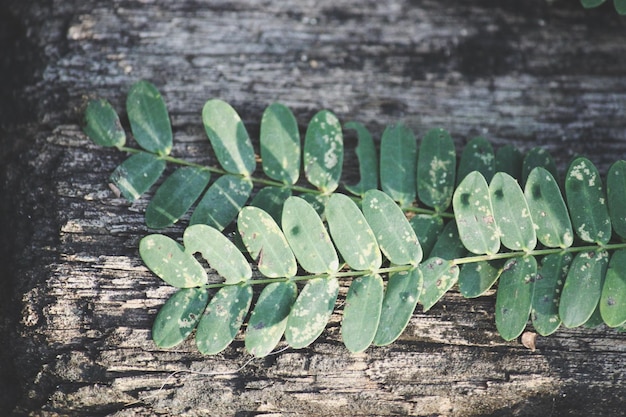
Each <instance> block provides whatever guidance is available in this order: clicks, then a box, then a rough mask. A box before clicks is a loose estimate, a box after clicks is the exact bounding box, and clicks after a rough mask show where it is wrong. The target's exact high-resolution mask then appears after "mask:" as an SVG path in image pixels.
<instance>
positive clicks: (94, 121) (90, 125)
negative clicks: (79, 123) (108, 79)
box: [83, 99, 126, 148]
mask: <svg viewBox="0 0 626 417" xmlns="http://www.w3.org/2000/svg"><path fill="white" fill-rule="evenodd" d="M83 131H84V132H85V134H86V135H87V136H89V138H90V139H91V140H92V141H93V142H94V143H95V144H96V145H100V146H106V147H111V146H116V147H118V148H120V147H122V146H124V144H125V143H126V133H125V132H124V128H123V127H122V124H121V123H120V118H119V116H118V115H117V113H116V112H115V110H114V109H113V106H111V104H110V103H109V102H108V101H106V100H104V99H99V100H92V101H90V102H89V104H88V105H87V109H85V127H84V129H83Z"/></svg>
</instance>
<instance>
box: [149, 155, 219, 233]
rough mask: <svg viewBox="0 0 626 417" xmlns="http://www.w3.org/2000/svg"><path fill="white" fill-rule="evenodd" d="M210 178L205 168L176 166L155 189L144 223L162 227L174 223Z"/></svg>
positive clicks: (153, 226) (196, 197)
mask: <svg viewBox="0 0 626 417" xmlns="http://www.w3.org/2000/svg"><path fill="white" fill-rule="evenodd" d="M210 178H211V173H210V172H209V171H207V170H204V169H201V168H196V167H182V168H178V169H177V170H176V171H174V173H173V174H172V175H170V176H169V177H168V178H167V179H166V180H165V181H164V182H163V184H161V186H160V187H159V188H158V189H157V191H156V193H155V194H154V197H152V200H151V201H150V204H148V207H147V208H146V225H147V226H148V227H150V228H152V229H163V228H165V227H168V226H171V225H172V224H174V223H176V222H177V221H178V220H179V219H180V218H181V217H182V215H183V214H185V213H186V212H187V210H189V208H190V207H191V206H192V205H193V203H194V202H195V201H196V200H197V199H198V197H200V194H202V191H204V189H205V188H206V186H207V184H208V183H209V179H210Z"/></svg>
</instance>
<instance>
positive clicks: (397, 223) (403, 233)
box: [363, 190, 422, 266]
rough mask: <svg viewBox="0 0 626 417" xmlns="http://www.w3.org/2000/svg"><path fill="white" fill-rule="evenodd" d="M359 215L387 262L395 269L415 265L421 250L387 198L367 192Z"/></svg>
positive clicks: (413, 234)
mask: <svg viewBox="0 0 626 417" xmlns="http://www.w3.org/2000/svg"><path fill="white" fill-rule="evenodd" d="M363 214H364V215H365V219H366V220H367V223H369V225H370V227H371V228H372V231H373V232H374V235H375V236H376V241H377V242H378V245H379V247H380V250H381V251H382V252H383V253H384V254H385V256H386V257H387V259H389V260H390V261H391V262H392V263H394V264H396V265H407V264H411V265H413V266H417V265H419V263H420V261H421V260H422V247H421V246H420V243H419V241H418V240H417V236H415V232H414V231H413V228H412V227H411V225H410V224H409V221H408V220H407V219H406V216H405V215H404V213H403V212H402V210H401V209H400V207H398V205H397V204H396V203H395V202H394V201H393V200H392V199H391V197H389V196H388V195H387V194H385V193H383V192H382V191H379V190H369V191H368V192H366V193H365V197H364V198H363Z"/></svg>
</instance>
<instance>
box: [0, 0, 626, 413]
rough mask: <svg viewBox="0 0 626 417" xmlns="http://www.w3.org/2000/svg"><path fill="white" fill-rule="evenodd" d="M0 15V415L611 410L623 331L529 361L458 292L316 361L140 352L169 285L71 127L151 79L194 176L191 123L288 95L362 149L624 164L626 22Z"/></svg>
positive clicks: (414, 9) (365, 2) (470, 12)
mask: <svg viewBox="0 0 626 417" xmlns="http://www.w3.org/2000/svg"><path fill="white" fill-rule="evenodd" d="M4 3H5V4H4V5H3V6H1V7H0V12H1V13H2V16H3V17H2V22H3V23H6V25H5V26H4V27H5V30H6V31H8V32H10V34H12V35H14V36H16V37H17V41H16V43H11V42H7V45H9V46H8V47H7V51H9V52H11V53H12V55H13V57H14V61H12V63H9V64H7V65H4V66H3V71H4V72H5V73H7V74H9V73H10V74H11V75H10V76H8V75H7V76H4V77H3V81H2V83H3V84H2V88H3V91H5V92H7V94H5V97H4V98H5V99H7V98H8V99H13V100H14V101H5V102H4V103H3V107H2V109H3V116H2V118H1V119H0V120H1V121H2V124H3V129H2V132H3V135H2V149H1V150H0V161H1V165H0V170H1V175H2V177H1V179H2V184H1V185H0V187H2V191H3V195H2V200H3V201H2V202H1V203H0V207H1V213H2V214H3V216H2V219H1V220H0V221H1V222H2V230H3V232H2V237H1V238H0V240H1V242H2V245H1V246H0V247H1V248H2V249H3V251H2V252H3V253H2V255H1V256H2V257H1V258H0V259H2V260H3V261H4V262H3V270H4V271H3V272H2V277H3V279H2V283H1V284H0V290H1V291H0V292H1V293H2V294H0V301H1V304H2V307H1V310H0V312H1V314H2V316H1V317H0V331H1V333H0V334H1V336H2V349H1V350H0V374H1V377H0V378H1V381H2V382H1V384H0V410H5V411H6V412H4V411H3V412H2V415H31V416H64V415H68V416H119V417H121V416H154V415H179V416H208V415H211V416H296V415H298V416H301V415H302V416H308V415H310V416H317V415H336V416H356V415H359V416H382V415H416V416H449V417H451V416H479V415H480V416H487V415H493V416H495V415H503V416H504V415H528V416H530V415H533V416H570V415H571V416H591V415H594V416H615V415H620V414H621V413H623V409H624V407H625V406H626V402H625V397H624V383H625V377H626V371H625V369H626V334H624V333H617V332H615V331H612V330H609V329H606V328H599V329H572V330H565V329H562V330H560V331H558V332H557V333H556V334H555V335H553V336H550V337H545V338H544V337H539V338H538V339H537V349H536V350H535V351H531V350H529V349H527V348H525V347H524V346H522V344H521V343H520V342H519V341H512V342H504V341H503V340H502V339H500V338H499V336H498V335H497V332H496V329H495V325H494V317H493V310H494V303H495V298H494V297H493V294H492V295H491V296H487V297H482V298H479V299H475V300H466V299H463V298H462V297H461V296H460V295H459V294H458V292H456V291H452V292H450V293H449V294H447V295H446V296H445V297H444V299H443V300H442V301H441V302H440V303H438V304H437V305H436V306H435V307H434V308H433V309H432V310H431V311H429V312H427V313H423V312H422V311H421V307H418V308H417V310H416V311H415V313H414V315H413V317H412V319H411V322H410V324H409V326H408V328H407V330H406V332H405V333H404V334H403V336H402V337H401V338H400V339H399V340H398V341H397V342H396V343H394V344H392V345H390V346H388V347H384V348H370V349H368V350H367V351H366V352H365V353H363V354H358V355H352V354H350V353H349V352H347V350H346V349H345V348H344V347H343V345H342V343H341V337H340V333H339V323H340V320H341V308H338V309H337V311H336V312H335V314H334V315H333V317H332V319H331V322H330V324H329V325H328V327H327V329H326V331H325V332H324V333H323V334H322V336H321V337H320V339H319V340H318V341H317V342H316V343H315V344H313V345H312V346H311V347H310V348H308V349H303V350H291V349H287V350H285V351H282V352H279V353H276V354H274V355H271V356H269V357H267V358H264V359H252V358H251V357H250V356H249V355H248V354H246V353H245V352H244V349H243V343H242V341H241V339H238V340H237V341H236V342H235V343H234V344H233V345H232V346H231V347H230V348H228V349H227V350H226V351H225V352H224V353H222V354H219V355H217V356H214V357H205V356H202V355H200V354H199V353H198V352H197V351H196V349H195V347H194V345H193V341H189V342H187V343H185V344H183V345H182V346H180V347H178V348H175V349H171V350H161V349H157V348H156V347H155V346H154V345H153V343H152V342H151V340H150V327H151V325H152V321H153V319H154V317H155V314H156V312H157V311H158V308H159V306H161V305H162V304H163V302H164V301H165V300H166V299H167V297H168V295H169V294H170V293H171V289H170V288H169V287H167V286H165V285H163V284H162V282H161V281H160V280H159V279H158V278H156V277H155V276H153V275H152V274H151V273H150V272H149V271H148V270H147V269H146V268H145V267H144V266H143V264H142V263H141V260H140V259H139V256H138V253H137V247H138V241H139V239H140V238H141V237H142V236H144V235H145V234H146V233H148V230H147V229H146V227H145V225H144V223H143V217H142V216H143V214H142V213H143V210H144V208H145V205H146V203H147V199H146V198H144V199H142V200H140V201H138V202H137V203H135V204H132V205H129V204H127V203H126V202H125V201H123V200H122V199H120V198H117V197H116V196H115V195H114V193H113V192H112V191H111V190H110V189H109V187H108V184H107V183H108V175H109V174H110V173H111V172H112V170H113V169H114V168H115V166H116V165H117V164H119V163H120V162H121V161H122V160H123V159H124V155H122V154H120V153H119V152H116V151H113V150H106V149H102V148H99V147H97V146H94V145H92V144H90V142H89V141H88V140H87V138H86V137H85V135H84V134H83V133H82V132H81V128H80V123H81V118H82V111H83V108H84V105H85V103H86V101H87V99H88V98H92V97H103V98H106V99H108V100H109V101H111V102H112V103H113V104H114V106H115V107H116V108H117V109H118V110H119V111H120V112H122V113H123V109H124V106H123V104H124V100H125V94H126V92H127V91H128V88H129V86H130V85H131V84H132V83H133V82H135V81H137V80H140V79H147V80H150V81H152V82H153V83H155V84H156V85H157V86H158V88H159V89H160V90H161V92H162V93H163V95H164V97H165V100H166V102H167V105H168V108H169V111H170V114H171V118H172V124H173V128H174V133H175V149H174V154H175V155H177V156H181V157H185V158H188V159H192V160H196V161H200V162H203V163H211V161H212V158H211V156H210V153H209V149H208V146H207V143H208V141H207V140H206V137H205V134H204V132H203V128H202V124H201V119H200V111H201V108H202V105H203V104H204V102H205V101H206V100H208V99H210V98H221V99H223V100H226V101H228V102H229V103H231V104H232V105H233V106H234V107H235V108H236V109H237V110H238V111H239V112H240V114H241V115H242V118H243V119H244V121H245V122H246V124H247V125H248V126H249V129H250V132H251V134H252V136H253V137H255V138H256V135H257V133H258V124H259V120H260V117H261V114H262V111H263V109H264V108H265V107H266V106H267V105H268V104H270V103H271V102H274V101H281V102H283V103H284V104H287V105H288V106H290V107H291V108H292V109H293V110H294V112H295V114H296V116H297V118H298V121H299V123H300V126H301V127H302V128H304V127H305V126H306V123H307V122H308V120H309V119H310V117H311V116H312V115H313V114H314V113H315V112H316V111H318V110H320V109H323V108H328V109H331V110H333V111H334V112H335V113H336V114H337V115H338V116H339V118H340V119H341V120H342V121H349V120H358V121H360V122H362V123H364V124H365V125H366V126H367V127H368V128H370V129H371V131H372V132H373V133H374V135H375V136H376V137H380V134H381V132H382V130H383V129H384V127H385V126H386V125H387V124H391V123H397V122H404V123H406V124H407V125H409V126H410V127H412V128H413V129H414V131H415V133H416V135H417V136H418V137H420V136H421V135H423V134H424V132H425V131H426V130H427V129H429V128H432V127H444V128H446V129H448V130H449V131H450V132H451V133H452V136H453V138H454V139H455V141H456V143H457V145H458V147H459V149H461V148H462V146H463V144H464V143H466V142H467V141H468V140H469V139H471V138H472V137H474V136H476V135H484V136H485V137H487V138H488V139H490V140H491V141H492V142H493V143H494V146H496V147H497V146H501V145H503V144H513V145H516V146H518V147H519V148H520V149H523V150H529V149H530V148H532V147H533V146H538V145H540V146H544V147H546V148H548V149H549V150H550V151H551V152H552V154H553V155H554V157H555V159H556V160H557V162H558V164H559V167H560V168H561V170H563V169H564V168H565V167H566V164H567V162H568V161H569V160H570V159H571V158H572V157H573V156H574V155H577V154H584V155H586V156H588V157H590V158H591V159H592V160H593V161H594V162H595V163H596V164H597V165H598V167H599V168H600V170H601V171H603V172H606V169H607V168H608V165H609V164H610V163H611V162H613V161H615V160H616V159H620V158H624V154H625V153H626V118H624V111H625V108H626V78H625V76H624V75H625V74H626V42H624V39H625V36H626V31H625V29H626V24H625V23H626V20H624V19H625V18H620V17H618V16H617V14H616V13H615V12H614V11H613V10H612V7H611V5H610V4H606V5H605V6H606V7H604V6H603V7H602V8H600V9H597V10H593V11H585V10H583V9H582V8H581V7H580V5H579V4H578V2H576V1H564V0H561V1H553V2H546V1H544V0H532V1H530V0H529V1H524V2H520V1H509V0H505V1H488V0H481V1H474V2H459V1H452V0H443V1H432V0H431V1H428V0H427V1H422V2H419V1H400V0H391V1H385V2H381V1H370V0H333V1H329V0H319V1H309V0H305V1H291V0H288V1H254V0H247V1H234V2H231V1H199V0H197V1H177V2H170V1H165V0H145V1H132V0H124V1H122V0H120V1H117V0H116V1H109V2H100V1H95V0H80V1H78V0H63V1H61V0H51V1H49V2H35V1H17V0H14V1H5V2H4ZM5 42H6V39H5ZM7 59H10V57H9V58H6V57H5V61H6V60H7ZM5 61H3V62H5ZM6 62H10V61H6ZM22 71H23V72H22ZM3 75H4V74H3ZM9 93H10V94H9ZM7 96H9V97H7ZM346 141H347V146H348V147H349V148H351V149H353V148H354V145H355V138H354V137H351V136H348V137H347V138H346ZM346 159H347V160H346V170H347V171H348V172H351V173H354V172H355V167H356V158H355V156H354V155H353V154H348V156H347V158H346ZM353 177H354V174H352V178H353ZM183 227H184V221H183V222H181V224H180V225H178V226H176V227H173V228H171V229H170V230H169V233H171V235H172V236H175V237H176V236H180V233H181V231H182V228H183ZM344 290H345V288H344Z"/></svg>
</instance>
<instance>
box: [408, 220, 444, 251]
mask: <svg viewBox="0 0 626 417" xmlns="http://www.w3.org/2000/svg"><path fill="white" fill-rule="evenodd" d="M409 224H410V225H411V227H412V228H413V231H415V235H416V236H417V240H418V241H419V242H420V245H421V246H422V252H423V257H428V256H430V252H431V251H432V249H433V247H434V246H435V242H437V238H438V237H439V235H441V232H442V230H443V219H442V218H441V217H439V216H432V215H430V214H417V215H415V216H413V217H412V218H411V220H409Z"/></svg>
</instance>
